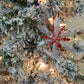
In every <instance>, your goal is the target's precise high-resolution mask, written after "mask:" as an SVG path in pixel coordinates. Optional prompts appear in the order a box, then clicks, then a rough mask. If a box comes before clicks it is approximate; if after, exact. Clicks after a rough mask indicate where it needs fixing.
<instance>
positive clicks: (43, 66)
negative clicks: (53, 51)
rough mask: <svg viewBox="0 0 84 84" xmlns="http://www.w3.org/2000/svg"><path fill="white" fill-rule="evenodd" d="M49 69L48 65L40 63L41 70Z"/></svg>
mask: <svg viewBox="0 0 84 84" xmlns="http://www.w3.org/2000/svg"><path fill="white" fill-rule="evenodd" d="M47 68H48V65H47V64H45V63H43V62H41V63H40V66H39V70H44V69H47Z"/></svg>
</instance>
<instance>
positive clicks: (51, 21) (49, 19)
mask: <svg viewBox="0 0 84 84" xmlns="http://www.w3.org/2000/svg"><path fill="white" fill-rule="evenodd" d="M48 21H49V22H50V24H51V25H53V18H52V17H51V18H48Z"/></svg>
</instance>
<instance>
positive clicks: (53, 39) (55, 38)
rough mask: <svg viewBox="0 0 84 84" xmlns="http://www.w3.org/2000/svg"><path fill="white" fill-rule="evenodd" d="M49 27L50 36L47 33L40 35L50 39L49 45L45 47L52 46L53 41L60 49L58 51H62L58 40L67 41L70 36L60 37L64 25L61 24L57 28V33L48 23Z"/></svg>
mask: <svg viewBox="0 0 84 84" xmlns="http://www.w3.org/2000/svg"><path fill="white" fill-rule="evenodd" d="M49 27H50V32H51V36H49V35H45V36H42V38H44V39H49V40H50V41H49V43H48V44H49V47H47V49H49V48H50V47H52V46H53V44H54V43H56V45H57V47H58V48H59V49H60V51H62V46H61V44H60V41H69V40H70V38H67V37H62V35H61V33H62V32H63V30H64V29H65V26H62V28H61V29H60V30H59V32H58V34H55V33H54V29H53V27H52V26H51V25H49Z"/></svg>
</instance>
